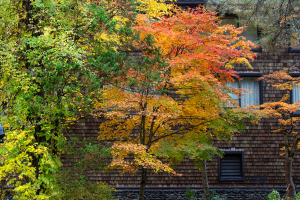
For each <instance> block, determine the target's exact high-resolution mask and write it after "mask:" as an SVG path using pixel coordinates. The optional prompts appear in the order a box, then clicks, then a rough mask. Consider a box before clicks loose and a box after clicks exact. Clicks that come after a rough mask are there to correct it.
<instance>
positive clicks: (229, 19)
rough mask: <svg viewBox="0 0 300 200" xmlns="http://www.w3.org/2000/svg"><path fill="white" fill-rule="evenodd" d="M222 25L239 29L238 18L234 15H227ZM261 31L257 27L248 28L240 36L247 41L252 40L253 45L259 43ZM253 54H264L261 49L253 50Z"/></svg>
mask: <svg viewBox="0 0 300 200" xmlns="http://www.w3.org/2000/svg"><path fill="white" fill-rule="evenodd" d="M221 20H222V22H221V25H226V24H231V25H234V26H235V27H237V28H238V27H239V26H240V25H239V23H238V22H237V16H234V15H225V17H223V18H222V19H221ZM260 35H261V30H260V29H259V28H258V27H256V26H248V27H247V28H246V30H245V31H244V32H243V33H242V34H241V35H240V36H243V37H245V38H246V40H250V41H251V42H253V43H257V41H258V39H259V38H260ZM251 51H253V52H262V49H261V48H251Z"/></svg>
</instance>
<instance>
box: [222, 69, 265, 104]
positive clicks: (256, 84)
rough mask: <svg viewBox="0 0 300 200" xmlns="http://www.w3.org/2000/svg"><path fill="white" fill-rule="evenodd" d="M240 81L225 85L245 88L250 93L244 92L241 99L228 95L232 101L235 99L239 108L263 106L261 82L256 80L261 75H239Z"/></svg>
mask: <svg viewBox="0 0 300 200" xmlns="http://www.w3.org/2000/svg"><path fill="white" fill-rule="evenodd" d="M239 76H240V77H241V78H242V80H240V81H239V80H237V79H236V80H235V82H228V83H227V84H226V85H227V86H231V87H234V88H245V89H246V90H249V91H251V92H252V93H247V92H244V93H243V95H242V96H241V98H239V97H238V96H236V95H234V94H229V96H231V97H232V98H233V99H235V100H236V101H237V102H238V104H239V106H240V107H243V108H245V107H247V106H248V105H254V106H259V105H260V104H263V95H262V93H263V90H262V81H257V79H258V78H259V77H260V76H262V73H239Z"/></svg>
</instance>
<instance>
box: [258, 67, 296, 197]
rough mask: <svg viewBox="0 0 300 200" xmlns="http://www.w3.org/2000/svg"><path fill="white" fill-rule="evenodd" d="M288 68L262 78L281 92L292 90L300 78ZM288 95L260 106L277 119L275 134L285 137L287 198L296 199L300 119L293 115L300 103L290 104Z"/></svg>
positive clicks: (268, 114)
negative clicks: (294, 173)
mask: <svg viewBox="0 0 300 200" xmlns="http://www.w3.org/2000/svg"><path fill="white" fill-rule="evenodd" d="M288 72H289V70H288V69H287V68H285V69H283V70H281V71H277V72H274V73H273V74H270V75H265V76H263V77H262V79H263V80H265V81H267V82H269V83H271V84H273V87H276V88H279V89H281V90H292V89H293V88H294V87H295V85H299V83H300V82H299V81H300V78H299V77H291V76H290V75H289V74H288ZM288 100H289V98H288V95H284V96H283V97H282V99H281V100H280V101H278V102H268V103H264V104H263V105H260V106H259V107H258V108H262V109H263V112H264V113H265V116H266V117H271V118H275V119H277V120H278V121H277V123H278V129H276V130H275V131H273V132H276V133H281V134H282V136H283V141H282V143H283V147H282V148H281V150H282V151H284V152H283V153H282V154H281V155H282V156H285V181H286V185H287V198H288V199H294V198H295V196H296V190H295V185H294V182H293V178H292V164H293V159H294V156H295V155H296V152H297V150H298V148H299V147H300V146H299V145H300V132H299V130H297V128H296V127H297V124H299V122H300V118H299V117H295V116H294V115H293V113H294V112H296V111H297V110H298V109H299V106H300V103H293V104H289V103H286V102H287V101H288Z"/></svg>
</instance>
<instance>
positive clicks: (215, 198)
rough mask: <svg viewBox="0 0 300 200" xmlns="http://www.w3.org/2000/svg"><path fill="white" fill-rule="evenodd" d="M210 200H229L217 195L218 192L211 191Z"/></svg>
mask: <svg viewBox="0 0 300 200" xmlns="http://www.w3.org/2000/svg"><path fill="white" fill-rule="evenodd" d="M209 200H227V198H226V197H224V198H221V197H219V196H218V195H217V193H216V191H214V190H211V191H210V197H209Z"/></svg>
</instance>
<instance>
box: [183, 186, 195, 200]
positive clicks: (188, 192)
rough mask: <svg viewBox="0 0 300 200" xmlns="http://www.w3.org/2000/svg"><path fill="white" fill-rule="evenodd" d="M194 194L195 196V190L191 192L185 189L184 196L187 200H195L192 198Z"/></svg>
mask: <svg viewBox="0 0 300 200" xmlns="http://www.w3.org/2000/svg"><path fill="white" fill-rule="evenodd" d="M195 194H196V191H195V190H191V189H190V188H187V189H186V192H185V195H186V197H187V198H188V200H194V199H195V197H194V196H195Z"/></svg>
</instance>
